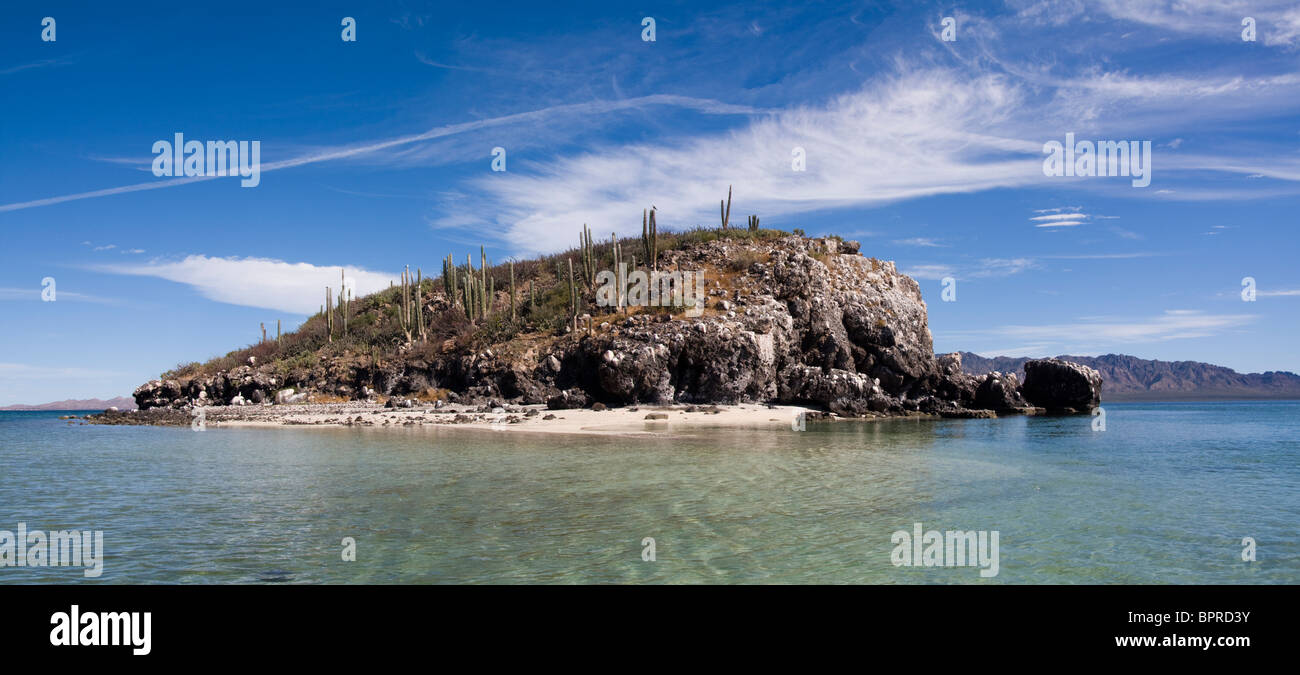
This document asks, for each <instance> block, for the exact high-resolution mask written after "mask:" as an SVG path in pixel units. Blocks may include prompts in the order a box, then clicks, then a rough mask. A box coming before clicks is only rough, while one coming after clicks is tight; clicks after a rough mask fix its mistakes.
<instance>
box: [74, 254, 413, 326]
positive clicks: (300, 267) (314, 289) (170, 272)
mask: <svg viewBox="0 0 1300 675" xmlns="http://www.w3.org/2000/svg"><path fill="white" fill-rule="evenodd" d="M91 269H95V270H98V271H102V272H109V273H112V274H126V275H132V276H145V277H156V278H159V279H166V280H167V281H174V282H176V283H181V284H185V285H188V286H190V287H192V288H194V289H195V290H196V291H198V292H199V294H200V295H202V296H203V297H205V298H208V299H209V300H215V301H217V302H224V303H228V304H232V305H242V306H245V307H261V308H265V309H277V310H281V311H284V312H291V313H294V314H304V315H305V314H313V313H315V312H316V311H317V310H318V309H319V308H320V305H321V304H322V303H323V301H324V296H325V287H326V286H329V287H331V288H332V289H333V292H334V293H335V294H337V293H338V288H339V286H340V279H339V277H340V274H339V272H340V267H339V266H325V265H313V264H310V263H302V262H300V263H290V262H285V261H283V260H273V259H268V258H212V257H208V256H204V255H191V256H187V257H186V258H185V259H183V260H178V261H172V262H166V261H151V262H148V263H141V264H117V265H96V266H93V267H92V268H91ZM341 269H342V271H343V273H344V275H345V276H346V279H347V283H348V284H349V286H350V287H351V288H352V294H353V296H354V297H361V296H363V295H367V294H370V293H374V292H376V291H380V290H383V289H385V288H388V286H389V284H390V283H392V282H393V281H395V280H397V279H398V278H399V277H400V274H387V273H384V272H375V271H371V270H367V269H362V268H359V267H350V266H342V268H341ZM60 295H62V293H61V292H60Z"/></svg>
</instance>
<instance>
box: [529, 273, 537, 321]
mask: <svg viewBox="0 0 1300 675" xmlns="http://www.w3.org/2000/svg"><path fill="white" fill-rule="evenodd" d="M535 309H537V292H536V291H534V290H533V280H532V279H529V280H528V314H529V315H531V314H532V313H533V310H535Z"/></svg>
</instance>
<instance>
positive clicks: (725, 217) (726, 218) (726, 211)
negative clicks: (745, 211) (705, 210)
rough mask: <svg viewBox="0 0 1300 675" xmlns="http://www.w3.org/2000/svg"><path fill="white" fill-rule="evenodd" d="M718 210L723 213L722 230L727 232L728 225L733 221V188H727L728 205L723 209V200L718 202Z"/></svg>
mask: <svg viewBox="0 0 1300 675" xmlns="http://www.w3.org/2000/svg"><path fill="white" fill-rule="evenodd" d="M718 210H719V211H720V212H722V230H723V231H724V232H725V231H726V230H727V223H728V222H729V221H730V220H731V186H730V185H728V186H727V205H726V208H725V209H724V208H723V205H722V200H721V199H719V200H718Z"/></svg>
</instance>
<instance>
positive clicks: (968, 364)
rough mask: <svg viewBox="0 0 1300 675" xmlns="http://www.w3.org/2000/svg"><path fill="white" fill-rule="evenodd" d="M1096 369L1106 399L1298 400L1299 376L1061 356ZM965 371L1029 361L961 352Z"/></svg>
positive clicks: (1010, 367)
mask: <svg viewBox="0 0 1300 675" xmlns="http://www.w3.org/2000/svg"><path fill="white" fill-rule="evenodd" d="M1057 358H1059V359H1066V360H1069V361H1073V362H1075V363H1080V364H1083V365H1086V366H1089V367H1091V368H1093V369H1095V370H1096V371H1097V372H1098V373H1100V374H1101V376H1102V377H1103V378H1105V380H1106V386H1105V392H1106V397H1107V399H1117V400H1124V399H1129V400H1139V399H1147V400H1156V399H1164V400H1169V399H1180V398H1185V399H1194V398H1288V399H1294V398H1300V376H1297V375H1296V374H1295V373H1287V372H1267V373H1238V372H1237V371H1235V370H1232V369H1231V368H1224V367H1222V366H1216V365H1212V364H1209V363H1202V362H1199V361H1156V360H1151V359H1140V358H1137V357H1135V356H1127V355H1124V354H1105V355H1103V356H1059V357H1057ZM962 359H963V364H964V367H965V369H966V371H967V372H969V373H974V374H979V373H987V372H991V371H994V370H1000V371H1005V372H1016V371H1019V370H1022V369H1023V368H1024V364H1025V362H1026V361H1029V360H1030V359H1025V358H1012V357H1007V356H998V357H993V358H984V357H982V356H978V355H976V354H971V353H968V352H962Z"/></svg>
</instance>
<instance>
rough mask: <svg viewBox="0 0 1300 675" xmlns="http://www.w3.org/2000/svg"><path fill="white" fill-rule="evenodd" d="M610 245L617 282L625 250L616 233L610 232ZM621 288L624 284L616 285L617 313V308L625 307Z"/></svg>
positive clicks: (615, 304)
mask: <svg viewBox="0 0 1300 675" xmlns="http://www.w3.org/2000/svg"><path fill="white" fill-rule="evenodd" d="M609 243H610V248H612V249H614V278H615V280H617V279H618V271H619V269H620V268H619V265H620V263H622V262H623V249H622V248H620V247H619V245H618V234H617V233H614V232H610V233H609ZM621 286H622V284H619V283H615V284H614V307H615V311H617V308H619V307H622V306H623V289H622V288H621Z"/></svg>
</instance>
